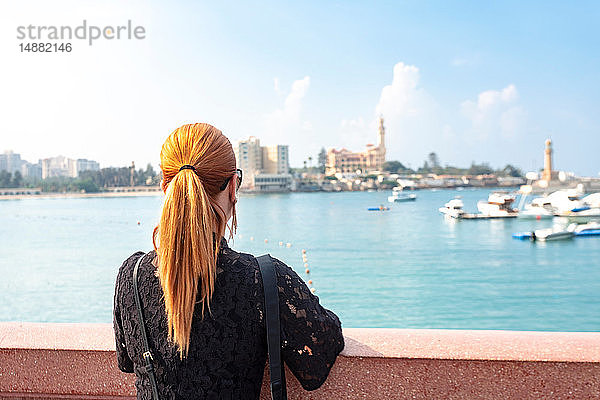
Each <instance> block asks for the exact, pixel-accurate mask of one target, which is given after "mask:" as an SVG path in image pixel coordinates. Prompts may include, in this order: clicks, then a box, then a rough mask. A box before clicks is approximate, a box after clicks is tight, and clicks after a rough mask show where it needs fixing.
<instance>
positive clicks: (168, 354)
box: [113, 240, 344, 399]
mask: <svg viewBox="0 0 600 400" xmlns="http://www.w3.org/2000/svg"><path fill="white" fill-rule="evenodd" d="M142 254H143V253H141V252H137V253H135V254H133V255H132V256H131V257H129V258H128V259H127V260H125V262H124V263H123V265H122V266H121V268H120V269H119V273H118V276H117V281H116V286H115V298H114V315H113V322H114V330H115V339H116V346H117V360H118V365H119V369H121V371H123V372H135V374H136V382H135V386H136V389H137V398H138V399H151V398H152V396H151V389H150V382H149V379H148V376H147V374H146V373H145V372H144V369H143V365H144V362H143V359H142V353H143V350H142V348H143V344H142V338H141V333H140V325H139V318H138V313H137V308H136V305H135V300H134V295H133V268H134V266H135V263H136V261H137V259H138V258H139V257H140V256H141V255H142ZM155 256H156V253H155V252H151V253H150V254H148V255H147V256H146V257H145V258H144V260H143V261H142V263H141V264H140V267H139V271H138V279H139V280H138V288H139V292H140V298H141V303H142V308H143V310H144V320H145V321H144V322H145V323H146V330H147V334H148V341H149V346H150V351H151V352H152V355H153V357H154V365H155V374H156V378H157V381H158V389H159V395H160V398H161V399H192V398H193V399H258V398H259V395H260V389H261V384H262V378H263V372H264V368H265V362H266V358H267V343H266V330H265V320H264V318H263V315H264V313H263V310H264V298H263V296H264V294H263V287H262V279H261V276H260V270H259V267H258V262H257V261H256V259H255V258H254V257H253V256H252V255H250V254H244V253H238V252H235V251H233V250H231V249H230V248H229V247H227V243H226V242H225V241H224V240H223V241H222V243H221V251H220V253H219V256H218V259H217V279H216V283H215V290H214V293H213V297H212V300H211V312H212V313H211V314H209V313H208V312H206V313H205V316H204V320H202V319H201V317H200V307H196V310H195V314H194V319H193V321H192V332H191V337H190V347H189V350H188V356H187V357H186V358H184V359H183V360H180V359H179V354H178V352H177V350H176V348H175V346H174V345H172V344H170V343H168V342H167V316H166V312H165V305H164V300H163V299H162V288H161V286H160V282H159V279H158V277H157V276H156V274H155V271H156V267H155V266H154V264H153V263H152V260H153V259H154V257H155ZM273 263H274V265H275V270H276V273H277V285H278V288H279V311H280V319H281V341H282V343H281V348H282V357H283V360H284V361H285V363H286V364H287V366H288V367H289V368H290V370H291V371H292V372H293V374H294V375H295V376H296V378H297V379H298V380H299V381H300V383H301V384H302V387H304V388H305V389H307V390H312V389H316V388H318V387H319V386H321V385H322V384H323V382H324V381H325V379H326V378H327V375H328V374H329V370H330V369H331V367H332V366H333V363H334V361H335V358H336V357H337V355H338V354H339V353H340V352H341V351H342V349H343V348H344V339H343V336H342V330H341V324H340V321H339V319H338V318H337V316H336V315H335V314H334V313H333V312H331V311H329V310H327V309H325V308H323V307H322V306H321V305H320V304H319V299H318V297H316V296H314V295H313V294H312V293H311V292H310V290H309V289H308V287H307V286H306V284H305V283H304V282H303V281H302V279H301V278H300V277H299V276H298V275H297V274H296V273H295V272H294V271H293V270H292V269H291V268H290V267H288V266H287V265H285V264H284V263H283V262H281V261H279V260H277V259H273Z"/></svg>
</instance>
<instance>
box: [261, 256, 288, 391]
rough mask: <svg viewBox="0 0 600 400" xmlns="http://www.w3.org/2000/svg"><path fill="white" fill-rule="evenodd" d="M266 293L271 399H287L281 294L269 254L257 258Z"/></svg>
mask: <svg viewBox="0 0 600 400" xmlns="http://www.w3.org/2000/svg"><path fill="white" fill-rule="evenodd" d="M257 261H258V266H259V267H260V274H261V276H262V281H263V287H264V293H265V319H266V326H267V346H268V349H269V374H270V375H271V398H272V399H273V400H285V399H287V393H286V388H285V370H284V368H283V362H282V361H281V339H280V337H279V329H280V325H279V293H278V289H277V276H276V274H275V266H274V265H273V261H272V260H271V256H270V255H269V254H265V255H264V256H260V257H258V258H257Z"/></svg>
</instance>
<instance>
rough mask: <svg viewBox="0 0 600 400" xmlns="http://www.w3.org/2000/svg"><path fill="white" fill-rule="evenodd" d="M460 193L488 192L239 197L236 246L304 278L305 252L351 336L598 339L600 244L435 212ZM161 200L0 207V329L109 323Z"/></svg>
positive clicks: (467, 198)
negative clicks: (125, 270) (522, 237)
mask: <svg viewBox="0 0 600 400" xmlns="http://www.w3.org/2000/svg"><path fill="white" fill-rule="evenodd" d="M457 194H460V195H462V196H463V201H464V202H465V206H466V208H467V210H470V211H475V210H476V206H475V204H476V202H477V200H480V199H485V198H487V194H488V191H483V190H465V191H461V192H454V191H422V192H417V196H418V199H417V201H416V202H414V203H399V204H393V205H391V207H392V209H391V211H389V212H368V211H367V210H366V209H367V207H370V206H378V205H379V204H383V203H386V199H387V195H388V193H385V192H374V193H361V192H356V193H306V194H304V193H293V194H278V195H261V196H242V197H241V201H240V203H239V207H238V213H239V231H238V236H237V237H236V239H235V241H234V243H230V245H231V246H232V247H233V248H235V249H236V250H238V251H245V252H251V253H254V254H257V255H258V254H262V253H266V252H269V253H271V254H272V255H274V256H276V257H278V258H280V259H282V260H283V261H285V262H287V263H288V264H289V265H290V266H292V267H293V268H294V269H295V270H296V271H297V272H298V273H299V274H300V276H302V277H303V278H305V279H308V278H306V274H305V272H304V267H303V263H302V257H301V249H306V250H307V255H308V263H309V264H310V278H311V279H312V280H313V282H314V287H315V288H316V290H317V292H316V294H317V295H318V296H319V298H320V299H321V302H322V303H323V304H324V305H325V306H326V307H328V308H331V309H333V310H334V311H335V312H336V313H337V314H338V315H339V316H340V318H341V320H342V323H343V324H344V326H346V327H398V328H461V329H512V330H548V331H600V313H598V309H599V306H600V262H599V259H600V238H577V239H574V240H572V241H562V242H550V243H547V244H543V243H530V242H527V241H518V240H513V239H512V238H511V234H512V233H513V232H516V231H522V230H531V228H542V227H547V226H551V224H552V221H522V220H505V221H502V220H495V221H446V220H444V218H443V217H442V216H441V215H440V214H439V213H438V211H437V209H438V207H440V206H442V205H443V204H444V203H445V202H446V201H448V200H450V199H451V198H453V196H455V195H457ZM161 201H162V198H161V197H137V198H85V199H31V200H18V201H17V200H15V201H0V274H1V276H2V279H0V320H1V321H11V320H20V321H42V322H111V321H112V300H113V292H114V280H115V276H116V272H117V270H118V268H119V266H120V264H121V263H122V261H123V260H124V259H125V258H127V257H128V256H129V255H130V254H131V253H133V252H134V251H136V250H146V251H147V250H150V249H151V248H152V242H151V232H152V229H153V228H154V225H155V223H156V221H157V219H158V215H159V211H160V206H161ZM138 221H139V222H140V224H139V225H138ZM251 238H253V239H254V240H251ZM265 239H268V243H265V242H264V240H265ZM280 241H283V242H284V243H287V242H290V243H292V247H291V248H287V247H285V245H284V246H283V247H281V246H279V242H280Z"/></svg>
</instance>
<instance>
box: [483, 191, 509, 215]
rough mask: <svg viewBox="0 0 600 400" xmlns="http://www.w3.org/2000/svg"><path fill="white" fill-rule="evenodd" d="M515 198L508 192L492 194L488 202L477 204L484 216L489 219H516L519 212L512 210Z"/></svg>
mask: <svg viewBox="0 0 600 400" xmlns="http://www.w3.org/2000/svg"><path fill="white" fill-rule="evenodd" d="M514 201H515V196H514V195H512V194H509V193H506V192H494V193H490V195H489V196H488V199H487V201H479V202H477V209H478V210H479V212H480V213H481V215H482V216H487V217H496V218H501V217H516V216H517V215H518V213H519V212H518V211H517V210H515V209H513V208H512V203H513V202H514Z"/></svg>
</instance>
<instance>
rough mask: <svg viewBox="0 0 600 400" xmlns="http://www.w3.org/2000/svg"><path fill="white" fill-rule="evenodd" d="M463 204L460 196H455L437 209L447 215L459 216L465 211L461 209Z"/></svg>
mask: <svg viewBox="0 0 600 400" xmlns="http://www.w3.org/2000/svg"><path fill="white" fill-rule="evenodd" d="M464 206H465V205H464V203H463V201H462V200H461V199H460V197H456V198H455V199H452V200H450V201H449V202H447V203H446V204H444V207H440V208H439V209H438V210H439V212H441V213H442V214H444V215H445V216H447V217H451V218H460V217H461V216H462V215H463V214H464V213H465V210H463V207H464Z"/></svg>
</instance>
